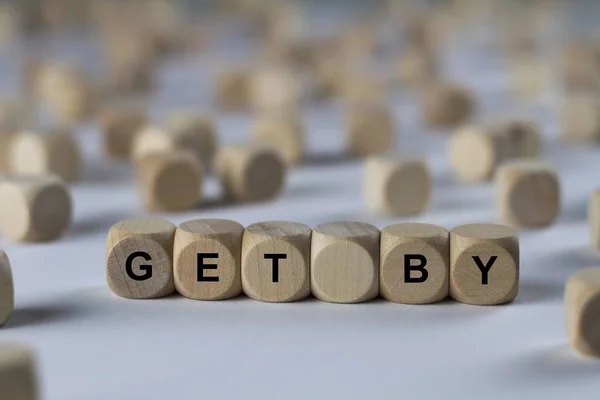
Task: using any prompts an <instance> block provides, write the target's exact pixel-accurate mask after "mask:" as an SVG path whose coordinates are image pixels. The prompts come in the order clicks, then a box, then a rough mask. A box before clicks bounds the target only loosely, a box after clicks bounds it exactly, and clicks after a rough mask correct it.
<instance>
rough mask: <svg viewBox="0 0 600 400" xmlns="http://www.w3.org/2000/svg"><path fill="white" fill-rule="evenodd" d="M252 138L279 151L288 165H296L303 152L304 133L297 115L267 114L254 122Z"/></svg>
mask: <svg viewBox="0 0 600 400" xmlns="http://www.w3.org/2000/svg"><path fill="white" fill-rule="evenodd" d="M253 132H254V138H255V139H256V140H257V141H260V142H262V143H265V144H268V145H271V146H272V147H273V148H274V149H276V150H277V151H279V153H280V154H281V157H282V158H283V160H284V161H285V162H286V163H287V164H288V165H297V164H299V163H300V162H301V161H302V160H303V158H304V153H305V138H304V136H305V133H304V127H303V125H302V121H301V120H300V117H299V116H298V115H295V114H293V115H281V114H277V115H267V116H264V117H262V118H260V119H258V120H257V121H256V123H255V124H254V129H253Z"/></svg>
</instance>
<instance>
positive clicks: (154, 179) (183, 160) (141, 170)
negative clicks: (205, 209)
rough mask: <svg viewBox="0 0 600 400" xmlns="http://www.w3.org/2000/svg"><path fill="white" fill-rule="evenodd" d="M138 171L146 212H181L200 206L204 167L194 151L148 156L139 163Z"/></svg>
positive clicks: (137, 164)
mask: <svg viewBox="0 0 600 400" xmlns="http://www.w3.org/2000/svg"><path fill="white" fill-rule="evenodd" d="M136 171H137V174H136V175H137V181H138V186H139V190H140V193H141V196H142V199H143V204H144V206H145V207H146V209H148V210H153V211H182V210H190V209H192V208H194V207H195V206H197V205H199V204H200V199H201V196H202V182H203V167H202V164H201V163H200V161H199V160H198V159H197V158H196V156H195V155H194V154H192V153H191V152H187V151H173V152H162V153H151V154H148V155H147V156H145V157H143V158H141V159H140V160H138V162H137V163H136Z"/></svg>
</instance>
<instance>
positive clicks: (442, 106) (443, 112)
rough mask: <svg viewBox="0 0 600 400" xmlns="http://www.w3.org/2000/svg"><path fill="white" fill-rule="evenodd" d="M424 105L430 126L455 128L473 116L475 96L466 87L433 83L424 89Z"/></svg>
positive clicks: (426, 120)
mask: <svg viewBox="0 0 600 400" xmlns="http://www.w3.org/2000/svg"><path fill="white" fill-rule="evenodd" d="M422 107H423V115H424V118H425V122H426V124H427V125H428V126H430V127H433V128H441V129H447V128H455V127H457V126H459V125H462V124H465V123H466V122H468V121H469V119H471V118H472V117H473V114H474V113H475V98H474V96H473V93H472V92H471V91H470V90H469V89H467V88H465V87H462V86H458V85H454V84H447V83H439V84H433V85H431V86H430V87H428V88H427V89H426V90H425V91H424V94H423V105H422Z"/></svg>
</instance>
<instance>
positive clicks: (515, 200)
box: [496, 160, 561, 228]
mask: <svg viewBox="0 0 600 400" xmlns="http://www.w3.org/2000/svg"><path fill="white" fill-rule="evenodd" d="M496 196H497V206H498V209H499V214H500V218H501V220H502V221H503V222H505V223H507V224H509V225H513V226H516V227H523V228H538V227H545V226H548V225H550V224H552V222H554V220H555V219H556V217H557V216H558V214H559V212H560V197H561V195H560V183H559V181H558V176H557V173H556V170H555V169H554V167H553V166H552V165H550V164H548V163H546V162H542V161H528V160H524V161H523V160H515V161H510V162H507V163H505V164H503V165H502V166H501V167H500V168H499V169H498V172H497V173H496Z"/></svg>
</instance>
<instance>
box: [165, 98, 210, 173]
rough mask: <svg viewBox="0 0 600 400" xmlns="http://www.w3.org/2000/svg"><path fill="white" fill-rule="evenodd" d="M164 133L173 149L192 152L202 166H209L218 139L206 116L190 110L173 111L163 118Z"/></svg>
mask: <svg viewBox="0 0 600 400" xmlns="http://www.w3.org/2000/svg"><path fill="white" fill-rule="evenodd" d="M165 132H166V133H167V134H169V135H170V136H171V137H172V140H173V141H174V142H175V145H176V146H175V147H178V148H180V149H182V150H189V151H192V152H193V153H194V154H196V156H197V157H198V159H199V160H200V161H201V162H202V164H203V165H204V166H206V167H209V166H210V165H211V163H212V161H213V158H214V156H215V152H216V150H217V145H218V137H217V130H216V127H215V125H214V123H213V122H212V120H211V119H210V118H209V117H208V115H205V114H203V113H202V112H197V111H192V110H181V111H173V112H171V113H169V114H168V115H167V117H166V118H165Z"/></svg>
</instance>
